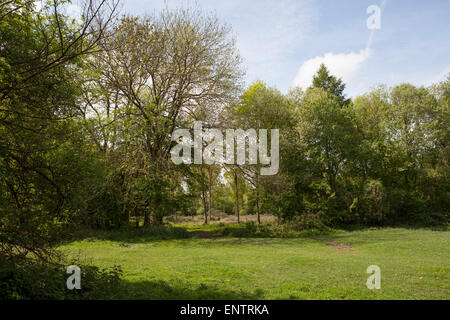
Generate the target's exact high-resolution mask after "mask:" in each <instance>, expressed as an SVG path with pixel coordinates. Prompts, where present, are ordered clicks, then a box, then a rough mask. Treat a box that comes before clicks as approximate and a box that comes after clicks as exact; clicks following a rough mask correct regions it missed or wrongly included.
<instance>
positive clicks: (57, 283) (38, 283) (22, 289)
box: [0, 261, 122, 300]
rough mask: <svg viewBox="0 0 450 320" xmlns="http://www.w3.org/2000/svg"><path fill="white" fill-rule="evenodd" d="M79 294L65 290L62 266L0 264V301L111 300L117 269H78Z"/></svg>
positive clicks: (118, 274)
mask: <svg viewBox="0 0 450 320" xmlns="http://www.w3.org/2000/svg"><path fill="white" fill-rule="evenodd" d="M80 268H81V290H69V289H67V286H66V281H67V278H68V277H69V276H70V275H69V274H67V273H66V269H65V268H64V267H62V266H55V265H47V264H42V263H38V262H35V263H32V264H29V263H15V262H5V261H3V262H0V300H79V299H113V298H114V296H115V295H116V294H117V293H118V291H119V290H120V285H121V279H122V270H121V269H120V267H113V268H111V269H100V268H98V267H94V266H87V265H80Z"/></svg>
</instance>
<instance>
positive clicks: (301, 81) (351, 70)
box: [293, 48, 370, 88]
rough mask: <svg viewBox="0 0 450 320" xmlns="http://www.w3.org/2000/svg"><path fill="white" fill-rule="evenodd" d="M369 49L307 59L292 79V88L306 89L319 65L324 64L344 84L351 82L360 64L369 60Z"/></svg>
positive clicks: (327, 54)
mask: <svg viewBox="0 0 450 320" xmlns="http://www.w3.org/2000/svg"><path fill="white" fill-rule="evenodd" d="M369 56H370V49H369V48H366V49H364V50H361V51H360V52H359V53H354V52H351V53H337V54H336V53H331V52H329V53H326V54H325V55H323V56H317V57H315V58H312V59H309V60H307V61H306V62H304V63H303V64H302V66H301V67H300V69H299V70H298V73H297V76H296V77H295V79H294V83H293V84H294V86H300V87H303V88H307V87H309V86H310V85H311V82H312V78H313V76H314V75H315V74H316V72H317V70H318V69H319V67H320V65H321V64H322V63H324V64H325V65H326V67H327V68H328V70H330V72H331V74H333V75H334V76H337V77H340V78H342V80H343V81H344V82H345V83H349V82H351V81H352V80H353V79H354V78H355V76H356V75H357V74H358V71H359V69H360V67H361V66H362V64H363V63H364V62H365V61H366V60H367V59H368V58H369Z"/></svg>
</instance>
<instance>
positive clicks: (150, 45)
mask: <svg viewBox="0 0 450 320" xmlns="http://www.w3.org/2000/svg"><path fill="white" fill-rule="evenodd" d="M100 48H101V49H102V51H101V52H99V53H98V54H97V55H95V58H94V59H92V60H91V61H90V66H91V67H92V68H95V70H98V72H97V74H96V76H95V77H94V78H93V84H94V86H96V87H99V88H105V90H102V91H100V95H99V96H98V95H97V96H95V95H92V94H91V95H88V97H89V96H90V97H94V98H97V99H95V100H93V101H89V100H88V99H86V103H87V104H88V105H89V106H90V107H94V106H95V107H94V108H95V109H98V105H99V104H100V108H102V109H103V110H108V106H109V101H110V98H111V97H113V98H114V103H116V102H117V105H118V106H117V107H114V110H115V111H114V115H115V116H114V117H115V119H119V120H118V124H119V125H120V126H121V128H122V129H121V130H122V132H123V133H122V135H121V136H118V137H116V139H118V142H117V143H114V144H110V145H111V146H113V145H114V146H116V147H115V153H117V154H120V156H119V157H120V159H121V160H120V162H121V163H120V164H119V167H121V168H124V170H125V175H126V177H127V179H128V180H130V179H131V180H133V179H134V178H135V177H139V176H145V177H146V179H147V180H149V181H152V182H151V183H152V184H154V185H157V184H160V182H162V181H163V180H164V179H165V177H166V178H167V177H170V176H171V175H170V173H169V172H172V171H174V170H176V169H177V168H175V167H174V166H173V165H172V164H171V162H170V159H169V156H170V150H171V147H172V146H173V142H172V141H171V133H172V132H173V130H174V129H175V128H177V127H188V125H189V124H190V122H191V121H192V120H193V119H197V118H199V117H200V118H201V117H202V115H204V114H208V113H214V110H218V109H220V108H222V107H223V106H224V105H225V104H227V103H229V102H230V101H231V100H232V99H233V97H235V95H236V92H237V90H238V85H237V84H238V81H239V77H240V75H241V71H240V69H239V64H240V58H239V56H238V55H237V53H236V49H235V45H234V40H233V39H232V38H231V37H230V29H229V28H228V27H226V26H223V25H221V24H220V23H219V21H218V19H217V18H216V17H214V16H205V15H204V14H203V13H202V12H201V11H199V10H196V9H187V10H181V9H180V10H174V11H169V10H164V11H163V12H162V13H161V14H160V15H154V16H151V17H147V18H136V17H129V16H126V17H123V18H122V20H121V22H120V23H119V24H118V25H117V26H116V27H115V28H114V30H113V31H112V32H111V34H110V35H108V37H106V38H105V39H104V41H102V43H101V44H100ZM88 90H89V89H88ZM96 112H97V111H96ZM97 113H99V112H97ZM103 114H105V112H103ZM106 114H108V112H106ZM107 123H108V121H107ZM114 132H117V130H115V131H114ZM103 136H104V134H103ZM128 185H129V186H130V187H132V186H133V183H131V182H129V183H128ZM163 185H169V184H167V183H163ZM161 186H162V185H161ZM157 189H158V188H157ZM157 189H155V190H157ZM160 191H161V192H155V193H153V196H152V200H151V202H152V205H151V206H150V207H151V208H152V212H153V215H154V217H156V216H158V211H159V205H160V203H161V198H162V197H163V196H164V194H163V193H164V192H166V191H164V190H163V189H161V190H160ZM144 217H145V219H144V221H145V225H148V224H149V222H150V220H149V218H148V212H147V213H145V216H144ZM154 222H155V223H162V220H161V219H156V220H155V221H154Z"/></svg>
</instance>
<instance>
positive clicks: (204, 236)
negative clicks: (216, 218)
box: [191, 231, 223, 239]
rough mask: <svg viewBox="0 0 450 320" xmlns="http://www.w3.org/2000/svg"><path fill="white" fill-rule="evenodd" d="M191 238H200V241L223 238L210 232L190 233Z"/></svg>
mask: <svg viewBox="0 0 450 320" xmlns="http://www.w3.org/2000/svg"><path fill="white" fill-rule="evenodd" d="M191 236H193V237H197V238H202V239H217V238H223V235H221V234H217V233H212V232H209V231H195V232H191Z"/></svg>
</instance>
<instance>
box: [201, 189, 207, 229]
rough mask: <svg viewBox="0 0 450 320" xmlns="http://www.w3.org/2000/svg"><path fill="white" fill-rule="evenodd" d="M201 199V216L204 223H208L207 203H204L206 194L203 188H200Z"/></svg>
mask: <svg viewBox="0 0 450 320" xmlns="http://www.w3.org/2000/svg"><path fill="white" fill-rule="evenodd" d="M202 201H203V216H204V218H205V221H204V223H205V224H208V204H207V203H206V194H205V189H204V188H202Z"/></svg>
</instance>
